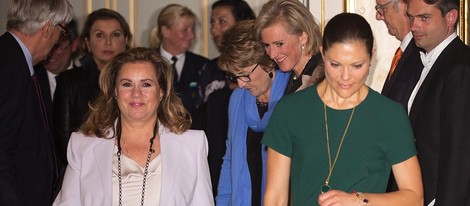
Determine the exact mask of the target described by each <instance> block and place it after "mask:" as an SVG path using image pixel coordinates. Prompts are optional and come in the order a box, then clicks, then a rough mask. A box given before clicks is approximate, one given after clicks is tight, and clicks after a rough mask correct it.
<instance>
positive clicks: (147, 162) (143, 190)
mask: <svg viewBox="0 0 470 206" xmlns="http://www.w3.org/2000/svg"><path fill="white" fill-rule="evenodd" d="M157 126H158V123H155V127H154V129H153V136H152V138H150V148H149V151H148V154H147V161H146V162H145V168H144V177H143V180H142V195H141V199H140V206H143V205H144V198H145V185H146V182H147V175H148V172H149V171H148V169H149V164H150V157H151V156H152V153H154V152H155V150H154V149H152V147H153V140H155V137H156V135H157V132H156V131H157ZM119 133H120V132H119ZM117 140H118V152H117V158H118V185H119V204H118V205H119V206H122V173H121V155H122V151H121V135H120V134H119V136H118V138H117Z"/></svg>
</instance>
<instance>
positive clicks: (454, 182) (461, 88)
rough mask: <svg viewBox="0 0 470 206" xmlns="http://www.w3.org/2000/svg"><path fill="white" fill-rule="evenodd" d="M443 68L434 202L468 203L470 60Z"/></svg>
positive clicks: (469, 171)
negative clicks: (444, 76) (445, 77)
mask: <svg viewBox="0 0 470 206" xmlns="http://www.w3.org/2000/svg"><path fill="white" fill-rule="evenodd" d="M466 58H468V56H467V57H466ZM446 72H449V73H450V74H449V76H448V78H447V79H446V80H445V81H446V82H444V88H443V91H442V98H441V100H440V101H441V104H440V105H441V106H440V108H438V109H439V111H438V112H440V114H441V119H440V124H441V130H440V144H441V145H440V151H439V160H436V161H439V171H438V182H437V192H436V204H435V205H436V206H447V205H470V197H469V195H470V164H468V158H469V157H470V149H469V148H470V63H469V62H468V61H467V63H466V64H465V65H459V66H457V67H453V68H446Z"/></svg>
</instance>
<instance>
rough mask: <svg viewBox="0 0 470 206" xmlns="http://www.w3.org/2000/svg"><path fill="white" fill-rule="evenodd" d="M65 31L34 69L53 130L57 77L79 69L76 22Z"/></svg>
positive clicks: (61, 165) (63, 164) (59, 183)
mask: <svg viewBox="0 0 470 206" xmlns="http://www.w3.org/2000/svg"><path fill="white" fill-rule="evenodd" d="M63 29H64V34H63V35H62V36H61V37H60V38H59V40H58V42H57V43H56V44H55V45H54V47H53V48H52V50H51V51H50V52H49V55H48V57H47V58H46V59H45V60H44V61H43V62H42V63H41V64H38V65H36V66H35V67H34V72H35V74H36V75H37V78H38V81H39V84H40V87H41V92H42V95H43V100H44V106H45V108H46V112H47V117H48V123H49V126H50V127H51V128H53V121H52V120H53V119H52V118H53V116H52V110H53V109H52V108H53V103H52V102H53V99H54V92H55V88H56V85H57V83H56V76H57V75H59V74H60V73H62V72H64V71H66V70H69V69H73V68H76V67H77V66H76V65H75V64H74V62H73V58H74V56H75V53H76V51H77V50H78V32H77V24H76V22H75V20H72V21H70V22H69V23H68V24H67V25H65V27H64V28H63ZM57 144H58V143H55V145H56V150H55V152H56V153H57V157H59V155H58V153H59V152H61V151H60V150H59V149H58V148H57V147H58V145H57ZM61 160H62V159H61V158H57V165H58V169H59V181H57V185H56V189H55V190H54V196H55V194H57V193H58V192H59V190H60V188H61V186H62V178H63V175H64V173H65V167H66V165H67V163H66V162H63V161H61Z"/></svg>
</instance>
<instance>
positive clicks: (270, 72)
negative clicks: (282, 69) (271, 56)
mask: <svg viewBox="0 0 470 206" xmlns="http://www.w3.org/2000/svg"><path fill="white" fill-rule="evenodd" d="M268 75H269V78H271V79H272V78H273V69H271V70H269V72H268Z"/></svg>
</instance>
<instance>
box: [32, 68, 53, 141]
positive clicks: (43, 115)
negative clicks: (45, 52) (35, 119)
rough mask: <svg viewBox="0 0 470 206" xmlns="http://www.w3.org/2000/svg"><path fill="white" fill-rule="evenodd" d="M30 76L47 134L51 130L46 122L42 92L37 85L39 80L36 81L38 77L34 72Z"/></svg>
mask: <svg viewBox="0 0 470 206" xmlns="http://www.w3.org/2000/svg"><path fill="white" fill-rule="evenodd" d="M31 78H32V79H33V83H34V88H35V89H36V94H37V95H38V101H39V107H40V108H39V109H40V110H41V117H42V121H43V123H44V126H45V127H46V128H47V131H48V132H49V135H50V134H51V133H50V132H51V130H50V128H49V124H48V121H47V112H46V106H45V105H44V99H43V97H42V92H41V86H40V85H39V81H38V78H37V76H36V74H33V76H31Z"/></svg>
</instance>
